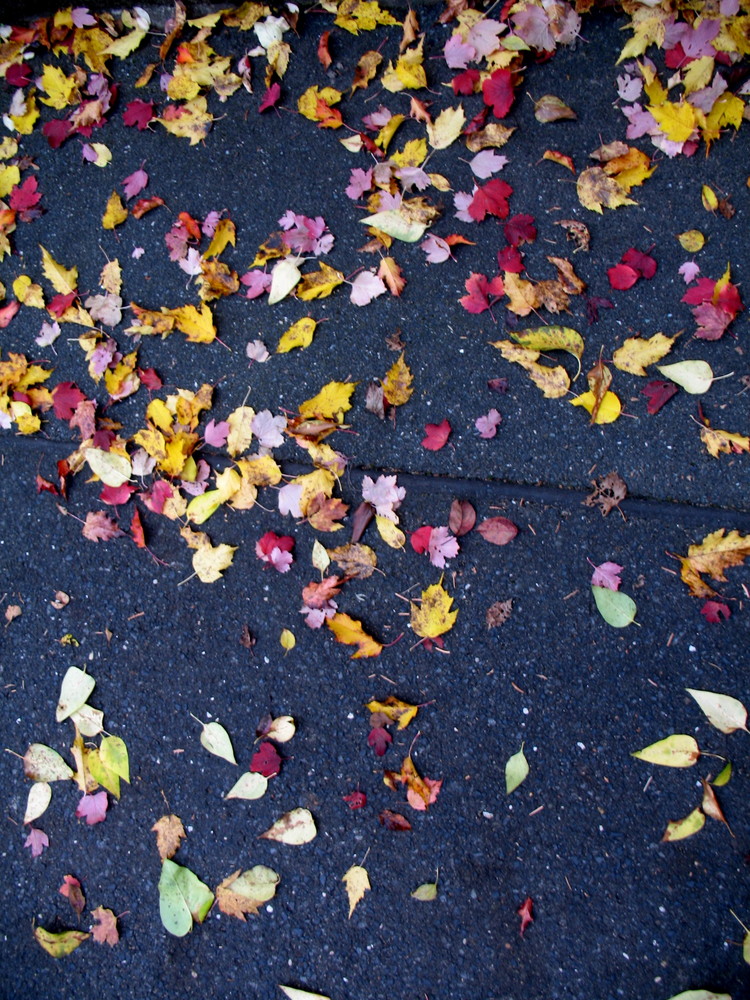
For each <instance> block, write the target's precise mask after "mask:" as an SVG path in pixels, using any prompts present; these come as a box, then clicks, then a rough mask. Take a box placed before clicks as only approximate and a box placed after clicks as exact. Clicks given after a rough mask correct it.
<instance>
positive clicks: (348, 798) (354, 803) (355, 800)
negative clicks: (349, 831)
mask: <svg viewBox="0 0 750 1000" xmlns="http://www.w3.org/2000/svg"><path fill="white" fill-rule="evenodd" d="M342 797H343V799H344V802H346V804H347V805H348V806H349V808H350V809H362V808H364V806H366V805H367V796H366V795H365V793H364V792H360V791H359V789H357V791H356V792H349V794H348V795H344V796H342Z"/></svg>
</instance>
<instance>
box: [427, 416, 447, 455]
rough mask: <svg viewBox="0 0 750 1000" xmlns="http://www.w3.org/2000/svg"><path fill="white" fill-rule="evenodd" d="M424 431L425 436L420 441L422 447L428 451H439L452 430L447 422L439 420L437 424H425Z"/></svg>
mask: <svg viewBox="0 0 750 1000" xmlns="http://www.w3.org/2000/svg"><path fill="white" fill-rule="evenodd" d="M424 429H425V435H426V436H425V437H424V438H423V439H422V447H423V448H426V449H427V450H428V451H440V449H441V448H442V447H443V445H444V444H445V442H446V441H447V440H448V438H449V437H450V433H451V430H452V428H451V425H450V424H449V423H448V421H447V420H441V421H440V423H439V424H425V426H424Z"/></svg>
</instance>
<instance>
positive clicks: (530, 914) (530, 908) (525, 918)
mask: <svg viewBox="0 0 750 1000" xmlns="http://www.w3.org/2000/svg"><path fill="white" fill-rule="evenodd" d="M516 913H517V914H518V915H519V917H520V918H521V937H523V932H524V931H525V930H526V928H527V927H528V926H529V924H531V923H533V922H534V900H533V899H532V898H531V896H527V897H526V899H524V901H523V903H522V904H521V905H520V906H519V907H518V909H517V910H516Z"/></svg>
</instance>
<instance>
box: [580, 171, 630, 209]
mask: <svg viewBox="0 0 750 1000" xmlns="http://www.w3.org/2000/svg"><path fill="white" fill-rule="evenodd" d="M576 190H577V191H578V200H579V201H580V203H581V204H582V205H583V207H584V208H588V209H590V210H591V211H592V212H598V213H599V214H600V215H602V208H619V207H620V206H621V205H637V204H638V203H637V202H635V201H633V200H632V199H631V198H628V196H627V193H626V192H625V191H624V190H623V188H622V187H621V186H620V185H619V184H618V183H617V181H616V180H615V179H614V178H613V177H608V176H607V175H606V173H605V172H604V170H602V168H601V167H588V168H587V169H586V170H583V171H581V173H580V175H579V177H578V181H577V182H576Z"/></svg>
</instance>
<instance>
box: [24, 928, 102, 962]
mask: <svg viewBox="0 0 750 1000" xmlns="http://www.w3.org/2000/svg"><path fill="white" fill-rule="evenodd" d="M90 937H91V935H90V934H86V933H85V932H84V931H61V932H60V933H59V934H53V933H52V931H47V930H45V929H44V927H35V928H34V938H35V939H36V942H37V944H40V945H41V946H42V948H44V950H45V951H46V952H47V954H48V955H51V956H52V957H53V958H64V957H65V955H69V954H70V953H71V952H72V951H75V950H76V948H77V947H78V946H79V945H81V944H83V942H84V941H85V940H86V939H87V938H90Z"/></svg>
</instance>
